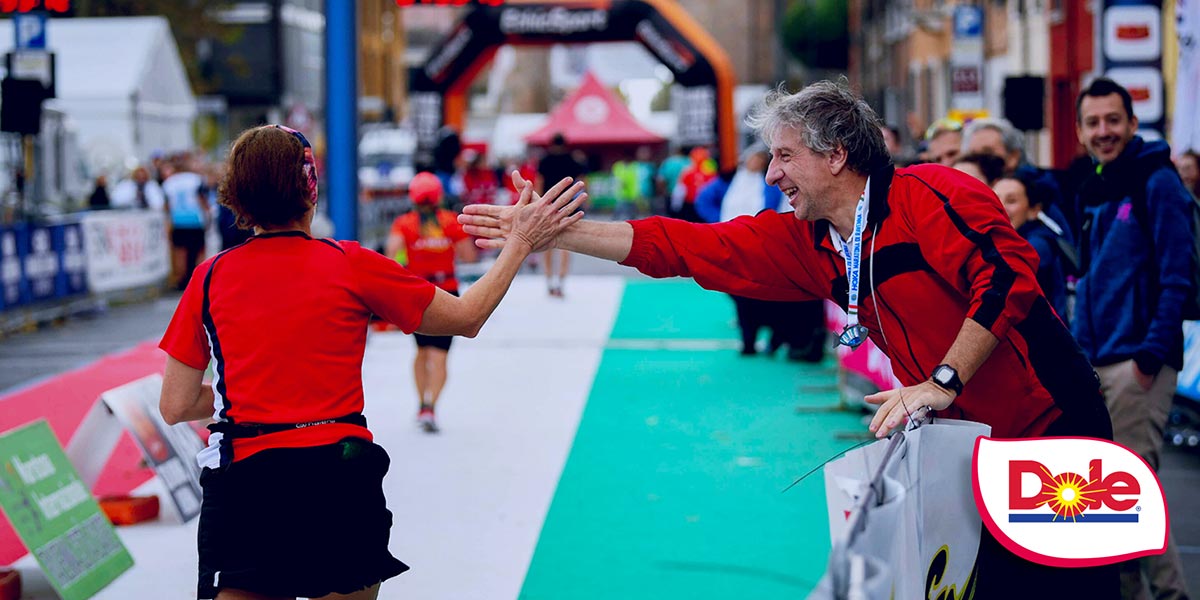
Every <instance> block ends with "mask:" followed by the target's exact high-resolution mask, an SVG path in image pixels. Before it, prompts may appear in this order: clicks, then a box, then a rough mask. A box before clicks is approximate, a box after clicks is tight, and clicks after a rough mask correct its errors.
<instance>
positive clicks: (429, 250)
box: [392, 210, 469, 292]
mask: <svg viewBox="0 0 1200 600" xmlns="http://www.w3.org/2000/svg"><path fill="white" fill-rule="evenodd" d="M437 222H438V225H437V226H434V225H432V224H426V225H422V224H421V216H420V215H419V214H418V213H417V211H415V210H414V211H411V212H408V213H405V214H403V215H400V216H399V217H396V220H395V221H392V234H393V235H398V236H400V237H402V238H404V246H405V250H406V251H407V253H408V270H409V271H412V273H413V274H414V275H416V276H418V277H424V278H425V279H426V280H427V281H430V282H432V283H434V284H435V285H437V286H438V287H440V288H442V289H443V290H446V291H447V292H457V291H458V280H457V279H455V277H454V245H455V244H457V243H458V242H460V241H462V240H465V239H467V238H468V237H469V236H467V234H466V232H465V231H463V228H462V225H460V224H459V222H458V215H456V214H454V212H453V211H449V210H439V211H438V212H437Z"/></svg>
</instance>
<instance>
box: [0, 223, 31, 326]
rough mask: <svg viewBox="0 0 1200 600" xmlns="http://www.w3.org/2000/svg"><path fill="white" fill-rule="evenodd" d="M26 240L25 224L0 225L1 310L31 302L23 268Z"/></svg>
mask: <svg viewBox="0 0 1200 600" xmlns="http://www.w3.org/2000/svg"><path fill="white" fill-rule="evenodd" d="M25 240H26V229H25V226H24V225H22V224H17V225H15V226H12V227H0V310H8V309H11V308H13V307H16V306H20V305H22V304H25V303H27V302H29V286H28V285H26V284H27V282H26V281H25V274H24V272H23V270H22V269H23V268H24V266H23V263H24V262H25V261H24V260H22V259H23V258H24V256H25V254H24V252H23V251H22V249H23V248H24V247H25V246H26V243H25Z"/></svg>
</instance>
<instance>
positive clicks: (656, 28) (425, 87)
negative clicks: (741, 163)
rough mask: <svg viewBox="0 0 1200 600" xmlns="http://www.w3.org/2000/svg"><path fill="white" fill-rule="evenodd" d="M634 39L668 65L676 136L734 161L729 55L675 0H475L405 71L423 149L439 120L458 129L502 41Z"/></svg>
mask: <svg viewBox="0 0 1200 600" xmlns="http://www.w3.org/2000/svg"><path fill="white" fill-rule="evenodd" d="M613 41H636V42H639V43H641V44H642V45H643V46H645V48H646V49H647V50H648V51H649V52H650V53H651V54H653V55H654V56H655V57H656V58H657V59H658V60H659V61H660V62H662V64H663V65H664V66H666V67H667V68H668V69H670V70H671V73H672V74H673V75H674V77H675V82H676V85H677V87H676V88H675V89H674V90H673V94H672V96H673V104H674V106H675V108H676V110H677V112H679V113H680V114H679V120H678V122H679V131H678V139H677V141H678V142H679V143H680V144H683V145H705V146H714V147H716V148H717V149H718V150H719V157H720V159H721V166H722V167H723V168H732V167H733V166H734V165H735V164H736V140H735V133H734V129H735V128H734V126H733V83H734V75H733V71H732V68H731V67H730V63H729V59H728V56H727V55H726V54H725V52H724V51H723V50H722V49H721V48H720V46H718V45H717V44H716V42H715V41H713V40H712V38H711V37H710V36H709V35H708V34H707V32H705V31H704V30H703V29H702V28H701V27H700V26H699V25H698V24H696V23H695V21H693V20H692V19H691V17H690V16H688V15H687V13H686V12H684V11H683V9H682V8H681V7H679V5H678V4H676V3H675V2H674V0H596V1H594V2H569V3H568V2H557V3H556V2H520V3H516V2H514V3H509V4H503V5H500V6H483V5H477V6H475V7H474V8H473V9H472V10H470V11H469V12H467V13H466V14H465V15H464V16H463V18H462V20H461V21H459V22H458V24H457V25H456V26H455V27H454V29H453V30H451V31H450V33H449V34H448V35H446V37H445V38H444V39H443V40H442V41H441V42H440V43H439V44H438V45H437V46H436V47H435V48H434V50H433V52H432V53H431V54H430V57H429V59H428V61H427V62H426V63H425V65H424V66H422V67H418V68H414V69H411V70H410V73H409V90H410V92H409V106H410V112H411V113H412V116H413V120H414V122H415V125H416V128H417V135H418V140H419V141H420V144H421V146H422V147H423V148H429V147H431V146H432V145H433V143H434V142H435V141H436V136H437V131H438V129H439V128H440V127H441V126H442V125H443V124H451V125H455V126H458V127H459V128H460V129H461V126H462V119H463V113H464V112H465V88H466V86H467V85H469V84H470V82H471V80H472V79H474V77H475V75H476V74H477V73H478V72H479V70H480V69H482V68H483V67H484V66H485V65H486V64H487V63H488V62H489V61H490V60H491V57H492V55H493V54H494V53H495V51H496V50H497V49H498V48H499V47H500V46H502V45H505V44H511V45H550V44H585V43H592V42H613Z"/></svg>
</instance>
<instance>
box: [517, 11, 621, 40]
mask: <svg viewBox="0 0 1200 600" xmlns="http://www.w3.org/2000/svg"><path fill="white" fill-rule="evenodd" d="M606 29H608V10H605V9H602V8H585V9H582V10H580V9H569V8H566V7H563V6H554V7H544V6H531V7H520V6H510V7H505V8H503V9H501V11H500V31H501V33H503V34H504V35H578V34H581V33H587V32H594V31H604V30H606Z"/></svg>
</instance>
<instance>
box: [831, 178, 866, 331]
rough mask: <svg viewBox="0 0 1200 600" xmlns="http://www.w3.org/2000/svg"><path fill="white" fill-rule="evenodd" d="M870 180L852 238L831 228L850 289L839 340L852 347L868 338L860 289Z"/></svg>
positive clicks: (861, 202)
mask: <svg viewBox="0 0 1200 600" xmlns="http://www.w3.org/2000/svg"><path fill="white" fill-rule="evenodd" d="M870 183H871V182H870V179H868V180H867V188H866V189H865V190H863V194H862V196H860V197H859V198H858V206H857V207H855V209H854V229H853V231H851V232H850V239H849V240H846V241H845V242H843V241H842V238H841V234H839V233H837V230H836V229H833V228H830V233H832V234H835V235H833V236H831V237H832V239H833V242H834V244H835V245H837V246H838V250H839V251H840V252H841V255H842V257H843V258H845V259H846V284H847V288H848V289H847V295H848V301H847V303H846V327H845V329H844V330H843V331H842V335H841V336H839V338H838V342H839V343H841V344H843V345H846V346H849V347H850V348H851V349H853V348H857V347H858V346H859V345H861V344H862V343H863V342H865V341H866V340H867V330H866V328H865V327H862V326H860V325H859V324H858V289H859V283H860V282H861V280H862V277H861V274H862V238H863V231H864V230H866V228H867V211H868V210H869V208H870V195H871V194H870V191H871V190H870Z"/></svg>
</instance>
